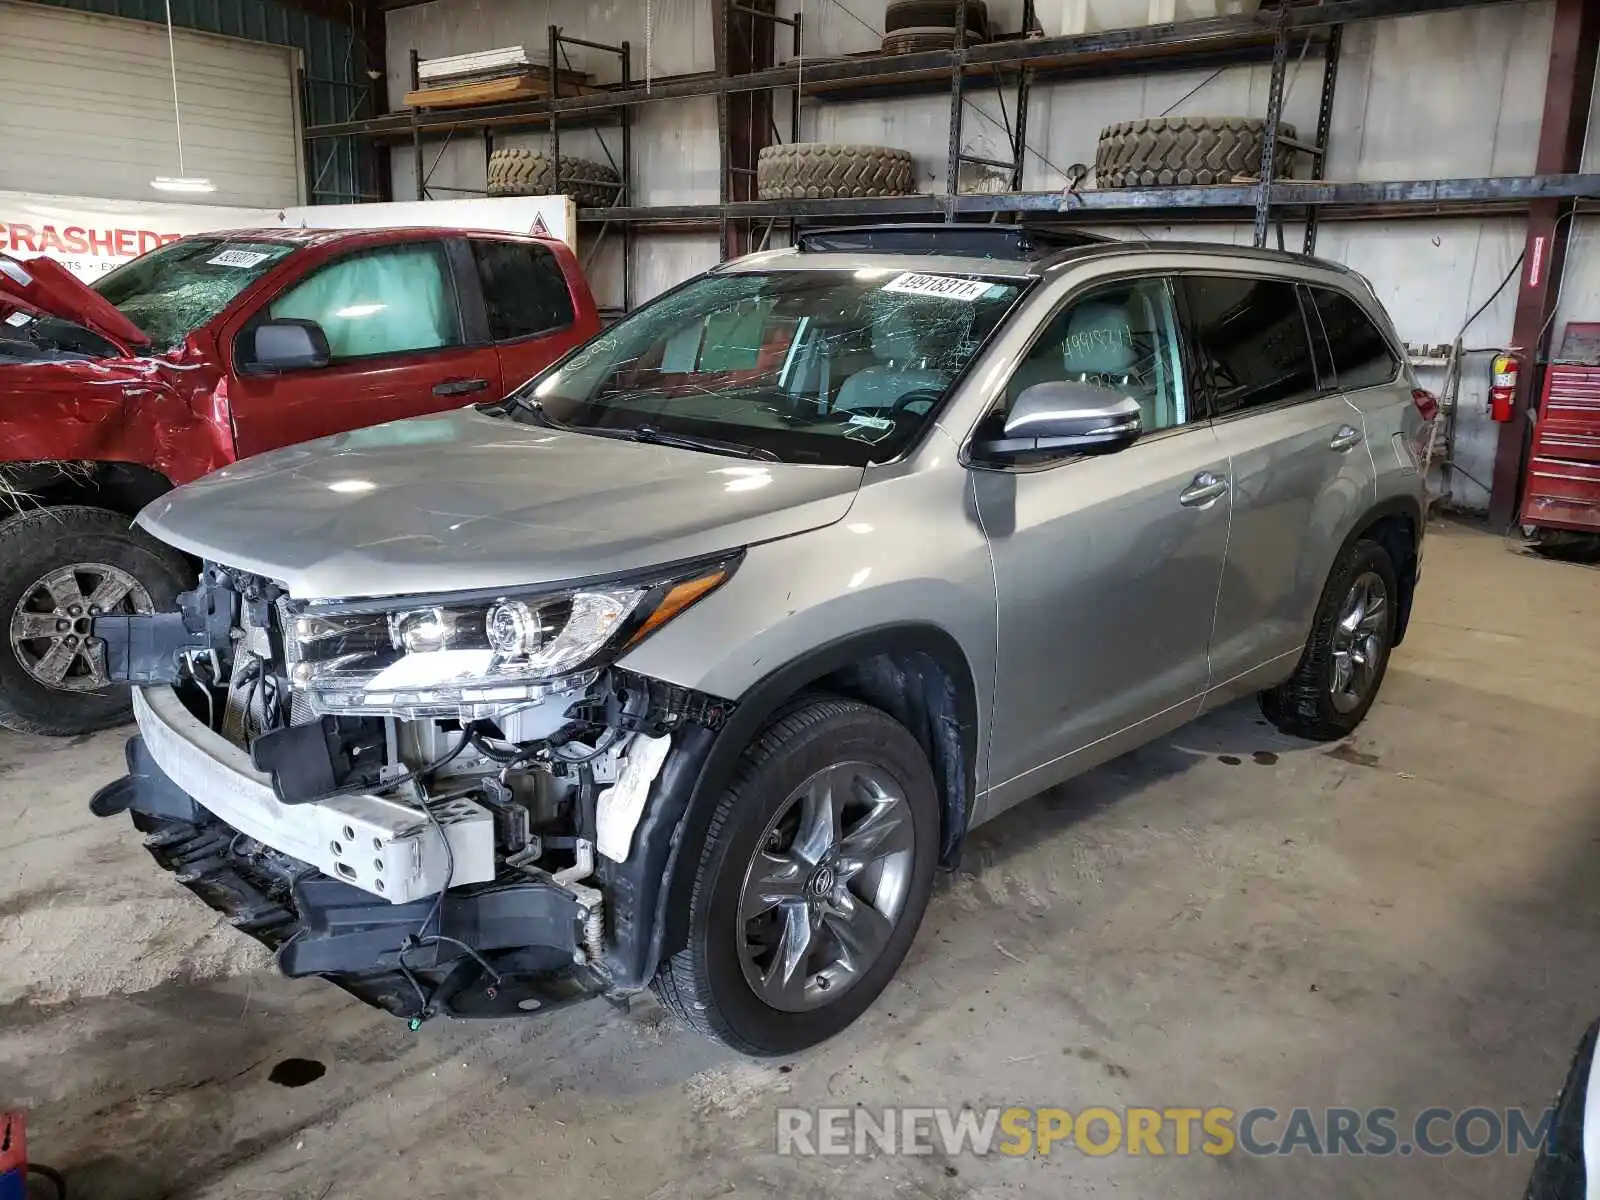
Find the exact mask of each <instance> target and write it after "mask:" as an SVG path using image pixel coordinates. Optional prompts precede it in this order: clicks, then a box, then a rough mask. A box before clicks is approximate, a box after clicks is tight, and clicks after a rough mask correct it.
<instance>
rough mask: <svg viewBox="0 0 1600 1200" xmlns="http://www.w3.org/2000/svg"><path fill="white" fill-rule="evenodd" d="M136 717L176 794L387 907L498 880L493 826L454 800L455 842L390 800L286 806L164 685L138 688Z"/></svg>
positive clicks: (480, 811)
mask: <svg viewBox="0 0 1600 1200" xmlns="http://www.w3.org/2000/svg"><path fill="white" fill-rule="evenodd" d="M133 715H134V719H135V720H136V721H137V722H138V723H139V733H140V735H141V736H142V737H143V738H144V742H145V747H146V749H147V751H148V757H149V758H150V760H151V762H152V763H153V764H154V766H155V767H157V768H159V770H160V771H161V772H162V774H164V775H165V776H166V777H167V778H168V779H169V780H170V781H171V782H172V783H173V784H174V785H175V786H176V787H178V788H179V789H181V790H182V791H184V792H186V793H187V794H189V795H190V796H194V797H197V798H200V799H201V801H202V803H204V804H205V806H206V808H207V810H208V811H209V812H211V813H212V814H213V815H215V816H216V817H217V818H218V819H219V820H222V821H225V822H227V823H228V824H229V825H231V826H233V828H234V829H236V830H238V831H239V832H240V833H243V834H246V835H247V836H249V837H252V838H255V839H256V840H257V841H259V842H262V843H264V844H265V845H268V846H271V847H272V848H273V849H274V850H278V851H280V852H282V853H284V854H287V855H289V856H290V857H292V858H298V859H300V860H301V861H302V862H307V863H310V864H311V865H312V866H314V867H316V868H317V869H318V870H319V871H321V872H322V873H323V874H325V875H327V876H329V877H330V878H333V879H343V880H344V881H345V882H347V883H353V884H355V885H356V886H357V887H359V888H361V889H363V890H364V891H367V892H371V893H372V894H373V895H374V896H377V897H379V898H380V899H383V900H388V901H392V902H393V903H396V904H403V903H405V902H406V901H408V900H416V899H420V898H421V897H423V896H432V895H434V894H435V893H437V892H438V891H439V889H440V888H442V887H444V886H445V880H446V878H447V877H448V878H449V879H450V880H452V881H453V882H454V883H456V884H463V883H483V882H487V881H489V880H492V879H493V878H494V877H495V856H494V818H493V817H492V816H491V815H490V813H489V811H488V810H487V809H485V808H484V807H483V806H482V805H479V804H474V803H472V802H471V801H470V800H465V799H458V800H452V801H450V802H449V803H448V804H445V805H441V806H440V807H439V808H437V809H436V810H435V812H436V814H437V816H438V819H439V824H440V827H441V828H443V829H444V831H445V834H446V836H447V837H448V838H449V839H450V853H449V854H446V852H445V848H444V844H443V841H442V839H441V838H440V837H439V834H438V831H437V830H435V829H434V827H433V825H432V823H430V822H429V821H428V820H427V819H426V818H425V817H424V816H423V815H422V813H420V812H418V811H417V810H416V809H415V808H413V807H411V806H410V805H408V804H402V803H400V802H399V801H398V800H390V799H387V798H385V797H382V796H368V795H356V796H340V797H337V798H335V799H330V800H323V801H319V802H315V803H310V804H285V803H283V801H281V800H279V799H278V797H277V796H276V795H275V794H274V792H273V790H272V780H271V779H270V778H268V777H267V776H266V775H264V774H263V773H261V772H260V771H257V770H256V769H255V767H254V766H253V765H252V764H251V762H250V756H249V755H248V754H246V753H245V752H244V751H243V750H241V749H239V747H237V746H235V745H233V744H232V743H231V742H229V741H228V740H227V739H226V738H224V737H222V736H221V735H220V734H218V733H216V732H214V731H213V730H211V729H209V728H207V726H206V724H205V722H203V721H201V720H200V719H199V718H197V717H196V716H194V714H192V713H191V712H190V711H189V710H188V709H187V708H185V707H184V706H183V702H182V701H181V700H179V699H178V695H177V693H176V692H174V691H173V690H172V689H171V688H170V687H168V686H166V685H165V684H157V685H155V686H152V687H136V688H134V689H133Z"/></svg>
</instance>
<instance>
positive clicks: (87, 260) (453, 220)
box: [0, 192, 577, 283]
mask: <svg viewBox="0 0 1600 1200" xmlns="http://www.w3.org/2000/svg"><path fill="white" fill-rule="evenodd" d="M402 225H431V226H439V227H440V228H458V229H490V230H495V231H498V232H504V233H535V234H539V235H541V236H545V237H553V238H559V239H561V240H562V241H564V242H566V243H567V245H569V246H571V245H573V244H574V243H575V241H576V236H577V219H576V209H575V206H574V204H573V202H572V200H571V198H570V197H567V196H506V197H496V198H495V199H492V200H490V199H482V200H479V199H467V200H419V201H412V202H408V203H399V204H315V205H305V206H301V207H295V208H284V209H276V208H223V207H221V206H219V205H214V204H165V203H161V202H158V201H145V200H96V199H89V198H84V197H77V196H46V195H40V194H36V193H33V192H0V251H4V252H5V253H7V254H10V255H12V256H13V257H15V258H33V257H35V256H36V255H41V254H42V255H44V256H46V257H48V258H53V259H56V260H57V261H58V262H60V263H61V264H62V265H63V266H65V267H66V268H67V269H68V270H69V271H71V272H72V273H73V274H74V275H76V276H78V278H80V279H83V280H85V281H88V282H91V283H92V282H93V281H94V280H96V279H98V278H99V277H100V276H101V275H103V274H105V273H106V272H107V271H109V270H111V269H112V268H113V267H120V266H121V265H122V264H123V263H125V262H130V261H132V260H133V259H135V258H137V257H138V256H139V255H141V254H145V253H147V252H148V251H151V250H154V249H155V248H156V247H157V246H163V245H165V244H166V243H168V242H172V241H176V240H177V239H178V238H180V237H184V236H186V235H188V234H191V233H216V232H219V231H221V230H227V229H270V228H289V229H301V228H309V229H389V228H394V227H397V226H402Z"/></svg>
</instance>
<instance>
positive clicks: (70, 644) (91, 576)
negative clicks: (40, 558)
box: [10, 563, 155, 692]
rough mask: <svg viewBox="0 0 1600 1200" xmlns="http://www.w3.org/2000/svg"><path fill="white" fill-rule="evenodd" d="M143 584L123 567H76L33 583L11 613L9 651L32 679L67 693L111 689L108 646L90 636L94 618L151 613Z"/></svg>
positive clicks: (46, 576) (148, 595)
mask: <svg viewBox="0 0 1600 1200" xmlns="http://www.w3.org/2000/svg"><path fill="white" fill-rule="evenodd" d="M154 611H155V604H154V603H153V602H152V601H151V599H150V593H149V592H148V591H147V590H145V587H144V585H143V584H141V583H140V582H139V581H138V580H137V579H135V578H134V577H133V576H132V575H130V574H129V573H128V572H127V571H124V570H123V569H122V568H120V567H113V566H110V565H108V564H106V563H73V564H71V565H69V566H64V567H60V568H58V569H57V570H54V571H52V572H50V573H49V574H48V575H45V576H43V577H42V578H40V579H37V580H35V581H34V582H33V583H32V584H31V585H30V586H29V587H28V588H26V589H25V590H24V591H23V593H22V600H21V602H20V603H19V604H18V605H17V607H16V609H15V610H14V611H13V612H12V614H11V626H10V637H11V651H12V653H13V654H15V655H16V656H17V661H18V662H20V663H21V664H22V666H23V669H24V670H26V671H27V672H28V674H29V675H31V676H32V677H33V678H34V679H36V680H38V681H39V682H40V683H42V684H44V685H45V686H46V687H50V688H56V689H58V690H60V691H68V692H95V691H99V690H100V689H102V688H105V687H109V686H110V685H111V678H110V676H109V675H108V674H107V671H106V655H105V644H104V643H103V642H102V641H101V640H100V639H99V638H97V637H94V636H93V634H92V632H91V623H92V622H93V620H94V618H96V617H99V616H104V615H107V614H112V613H153V612H154Z"/></svg>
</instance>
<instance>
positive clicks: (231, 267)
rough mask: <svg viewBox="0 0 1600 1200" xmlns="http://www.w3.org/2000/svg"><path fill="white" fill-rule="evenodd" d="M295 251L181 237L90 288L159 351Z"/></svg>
mask: <svg viewBox="0 0 1600 1200" xmlns="http://www.w3.org/2000/svg"><path fill="white" fill-rule="evenodd" d="M293 250H294V246H293V245H292V244H291V243H287V242H246V241H240V240H237V239H232V238H185V239H184V240H183V241H181V242H174V243H172V244H171V245H170V246H163V247H162V248H161V249H159V250H152V251H151V252H150V253H149V254H146V255H144V256H143V257H142V258H137V259H135V260H134V261H133V262H131V263H128V264H127V265H126V266H123V267H118V268H117V269H116V270H115V271H112V272H111V273H110V274H109V275H107V276H106V277H105V278H104V279H101V280H99V281H98V282H97V283H96V284H95V285H94V288H95V291H97V292H99V293H100V294H101V295H102V296H104V297H105V298H106V299H107V300H109V301H111V303H113V304H115V305H116V306H117V308H118V309H119V310H121V312H122V315H123V316H125V317H127V318H128V320H130V321H132V322H133V323H134V324H135V325H137V326H138V327H139V328H140V329H142V330H144V331H145V332H146V333H147V334H149V335H150V344H151V345H153V346H155V347H156V348H157V349H158V350H163V349H166V348H167V347H168V346H173V345H176V344H177V343H178V342H181V341H182V340H183V339H184V338H185V337H187V336H188V334H189V333H190V332H191V331H192V330H195V329H198V328H199V327H200V326H201V325H204V324H205V323H206V322H207V321H209V320H210V319H211V318H212V317H214V316H216V315H217V314H218V313H219V312H221V311H222V310H223V309H224V308H226V307H227V306H228V304H229V303H230V302H231V301H232V300H233V298H234V297H235V296H237V295H238V294H239V293H240V292H242V291H244V289H245V288H246V287H248V286H249V285H250V284H252V283H254V282H255V281H256V280H257V279H259V278H261V276H263V275H265V274H266V273H267V272H268V271H270V270H271V269H272V266H273V264H274V263H276V262H277V261H278V260H279V259H281V258H283V257H284V256H285V255H286V254H289V253H291V252H292V251H293Z"/></svg>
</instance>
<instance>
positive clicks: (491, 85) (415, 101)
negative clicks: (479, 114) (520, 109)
mask: <svg viewBox="0 0 1600 1200" xmlns="http://www.w3.org/2000/svg"><path fill="white" fill-rule="evenodd" d="M557 79H558V81H559V83H560V87H561V91H560V95H563V96H589V95H593V94H594V93H596V92H602V91H604V90H605V89H604V88H600V87H596V86H595V85H594V76H593V75H580V74H578V73H577V72H575V71H562V72H560V73H559V74H558V75H557ZM549 94H550V76H549V74H548V73H547V72H544V71H542V70H539V69H537V68H535V69H533V70H529V71H527V72H524V73H523V74H520V75H508V76H506V77H505V78H503V79H480V80H478V81H476V82H474V83H454V84H446V85H444V86H441V87H430V88H421V89H420V90H418V91H415V92H407V93H406V95H405V101H404V103H405V105H406V107H407V108H462V107H465V106H467V105H473V104H503V103H505V102H506V101H510V100H539V99H543V98H544V97H545V96H548V95H549Z"/></svg>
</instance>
